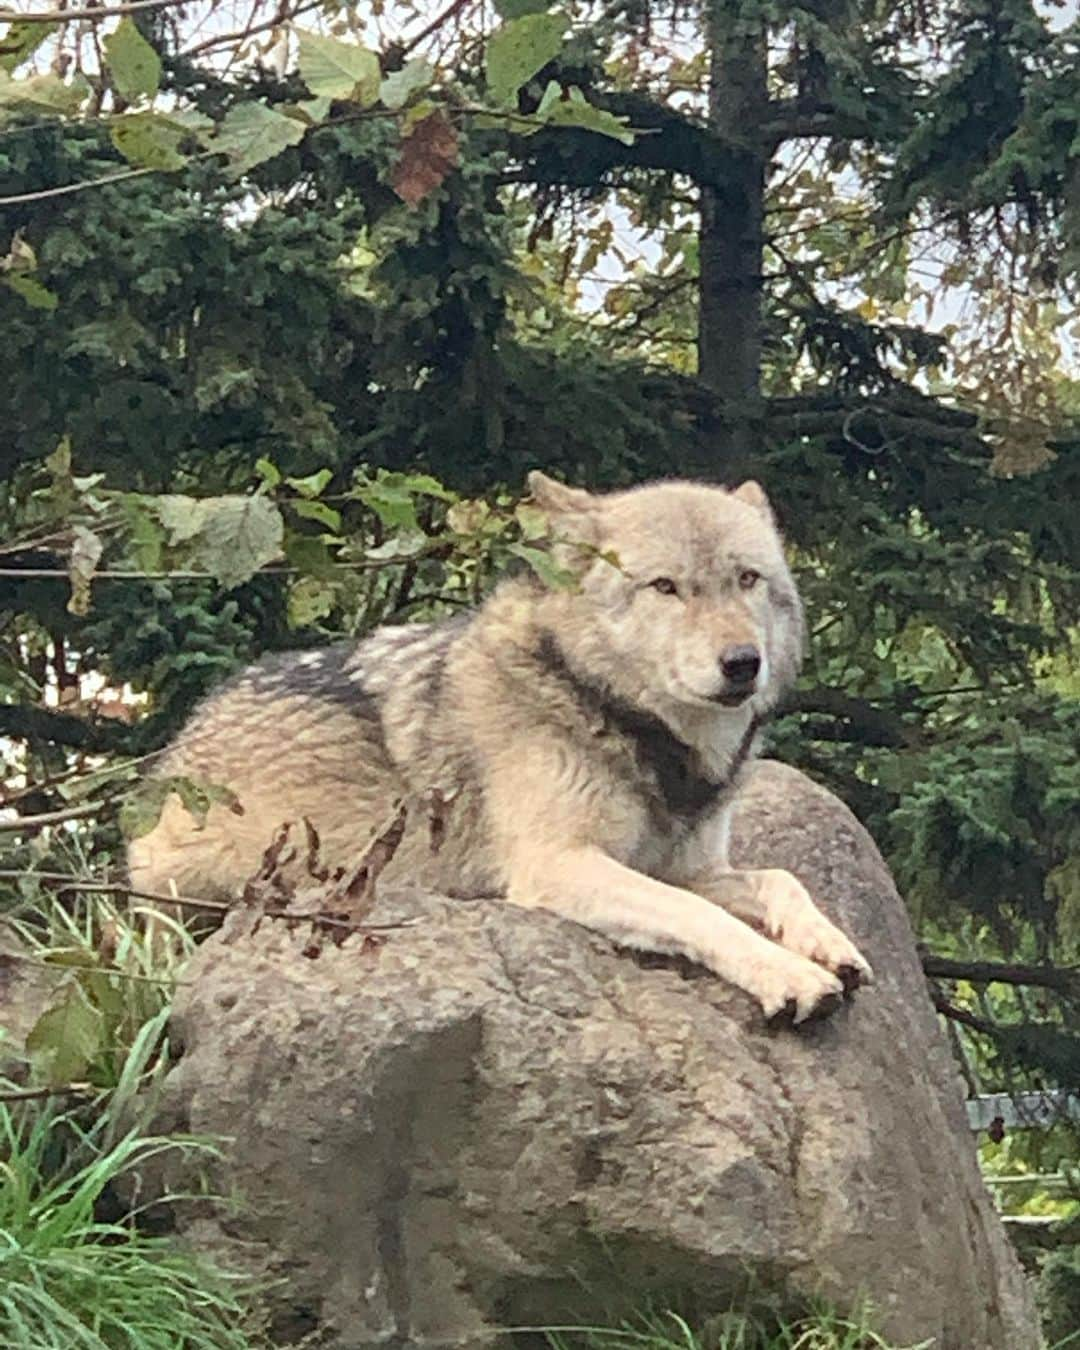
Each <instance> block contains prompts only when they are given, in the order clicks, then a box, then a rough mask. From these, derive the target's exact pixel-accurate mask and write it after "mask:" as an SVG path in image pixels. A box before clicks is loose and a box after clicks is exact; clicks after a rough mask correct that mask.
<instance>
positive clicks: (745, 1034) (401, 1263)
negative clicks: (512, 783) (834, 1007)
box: [168, 764, 1040, 1350]
mask: <svg viewBox="0 0 1080 1350" xmlns="http://www.w3.org/2000/svg"><path fill="white" fill-rule="evenodd" d="M734 856H735V859H736V861H738V862H741V863H743V864H746V865H758V866H764V865H769V866H785V867H788V868H790V869H791V870H792V871H793V872H795V873H796V874H797V875H798V876H800V877H801V878H802V879H803V880H804V881H805V882H806V884H807V885H808V886H809V889H810V891H811V893H812V894H813V895H814V896H815V897H816V898H818V899H819V900H820V903H821V905H822V908H823V909H825V911H826V912H827V913H829V914H830V915H831V916H832V917H834V918H835V919H837V920H838V921H839V922H840V923H841V924H842V925H843V926H844V927H845V928H846V930H847V931H848V932H849V933H850V934H851V935H852V936H853V937H854V939H855V941H856V942H857V943H858V945H859V946H860V947H861V949H862V950H863V951H864V952H865V953H866V954H867V956H868V957H869V959H870V960H871V961H872V962H873V965H874V968H875V971H876V972H877V978H878V983H877V985H876V986H875V987H874V988H873V989H872V990H869V991H864V992H862V993H860V994H859V995H858V996H857V998H856V999H855V1001H854V1002H853V1003H852V1004H851V1005H850V1006H847V1007H845V1008H843V1009H842V1010H841V1011H840V1012H839V1013H838V1014H837V1015H836V1016H835V1017H834V1018H833V1019H832V1020H831V1021H829V1022H825V1023H821V1024H818V1025H815V1026H813V1027H811V1028H808V1029H807V1030H805V1031H802V1032H799V1033H793V1032H791V1031H787V1030H785V1031H770V1030H768V1029H767V1028H766V1027H765V1025H764V1024H763V1021H762V1019H761V1016H760V1013H759V1012H758V1011H757V1010H756V1008H755V1006H754V1005H753V1004H752V1003H751V1001H750V999H749V998H747V997H746V996H745V995H743V994H740V993H739V992H737V991H735V990H732V989H730V988H729V987H727V986H725V985H724V984H722V983H721V982H720V981H718V980H716V979H713V978H712V977H711V976H708V975H704V974H701V973H699V972H687V971H682V970H679V969H676V968H675V967H674V965H673V964H672V963H670V962H662V961H656V960H652V961H637V960H635V959H634V958H633V957H632V956H631V955H630V954H628V953H625V952H619V951H617V950H615V949H614V948H613V947H612V946H611V944H609V943H608V942H606V941H604V940H603V939H601V938H599V937H596V936H593V935H592V934H590V933H588V932H587V931H585V930H584V929H580V928H578V927H577V926H575V925H573V924H570V923H567V922H564V921H562V920H559V919H557V918H554V917H552V916H549V915H546V914H543V913H528V912H523V911H519V910H516V909H514V908H512V907H511V906H509V905H505V904H502V903H499V902H497V901H471V902H464V901H448V900H445V899H440V898H438V897H432V896H428V895H422V894H398V895H391V894H389V893H387V894H386V895H384V896H381V897H380V899H379V901H378V903H377V905H376V907H375V911H374V913H373V915H372V921H373V922H379V923H388V922H392V921H394V920H396V919H400V918H406V917H407V918H414V919H416V920H418V922H416V923H415V925H414V926H411V927H406V928H402V929H400V930H397V931H391V932H388V933H386V934H385V935H384V940H383V941H382V942H381V944H378V945H376V944H375V943H373V942H371V941H370V940H367V941H365V939H363V938H362V937H360V936H359V935H355V936H352V937H350V938H349V939H348V940H347V941H346V942H345V943H344V945H343V946H341V947H340V948H336V947H334V946H333V945H332V944H330V943H327V944H325V947H324V950H323V951H322V954H321V955H319V956H318V957H317V958H315V959H312V957H311V956H306V955H304V949H305V946H306V945H307V938H306V935H305V933H304V931H302V930H300V929H298V930H297V931H296V932H294V933H289V932H288V931H287V929H286V926H285V925H284V924H283V923H281V922H279V921H268V920H264V921H263V922H262V924H261V925H260V927H259V929H258V931H257V932H256V933H254V934H252V933H250V932H249V931H246V930H247V929H249V928H250V919H249V918H248V917H247V916H245V915H243V914H237V915H236V916H235V917H234V918H233V919H230V921H229V924H228V925H227V926H226V928H225V929H224V930H223V931H222V932H221V933H219V934H217V935H216V936H214V937H213V938H211V939H210V940H209V941H208V942H207V943H206V944H205V945H204V946H203V947H202V948H201V950H200V952H199V954H198V956H197V957H196V958H195V963H194V968H193V969H192V970H191V971H190V976H191V983H190V984H189V985H188V986H187V988H186V989H185V991H184V993H183V996H182V998H181V1000H180V1002H179V1003H178V1006H177V1013H176V1019H175V1020H176V1027H177V1030H178V1032H179V1036H180V1040H181V1043H182V1045H183V1047H184V1052H183V1055H182V1057H181V1060H180V1062H179V1065H178V1067H177V1069H176V1070H175V1071H174V1072H173V1074H172V1076H171V1079H170V1082H169V1085H168V1100H169V1107H168V1113H169V1114H170V1115H171V1121H169V1122H168V1123H171V1124H174V1125H175V1124H183V1125H185V1126H186V1127H188V1128H190V1129H191V1130H193V1131H195V1132H197V1133H200V1134H203V1133H213V1134H224V1135H229V1136H232V1137H233V1140H234V1142H233V1143H232V1144H231V1145H230V1147H229V1149H228V1161H227V1164H226V1166H225V1168H224V1170H223V1174H222V1176H221V1177H220V1178H218V1182H219V1184H220V1185H222V1186H223V1187H226V1188H235V1189H237V1190H238V1191H239V1192H240V1193H241V1194H242V1195H243V1196H244V1197H245V1198H246V1200H245V1204H244V1205H243V1207H242V1209H241V1210H240V1211H239V1212H236V1213H232V1214H230V1213H227V1212H225V1210H224V1209H212V1210H209V1211H204V1212H202V1213H201V1214H199V1215H193V1214H192V1213H191V1212H190V1211H187V1212H185V1213H182V1214H181V1216H180V1222H181V1225H182V1226H183V1227H184V1228H185V1229H186V1231H187V1234H188V1236H189V1237H190V1238H191V1239H192V1240H194V1241H197V1242H198V1244H199V1246H200V1247H201V1248H203V1249H207V1248H209V1249H212V1250H214V1251H216V1253H217V1254H218V1255H219V1256H223V1257H225V1258H227V1259H229V1260H232V1261H234V1262H237V1261H239V1262H240V1263H241V1264H243V1265H245V1266H247V1267H248V1268H250V1269H255V1270H258V1271H260V1272H262V1273H265V1274H268V1275H270V1276H272V1277H276V1278H278V1279H279V1280H280V1281H281V1284H280V1286H279V1288H278V1289H277V1290H276V1291H275V1292H274V1294H273V1298H272V1306H273V1310H274V1332H275V1336H276V1337H277V1338H278V1339H279V1340H280V1341H281V1342H282V1343H288V1342H290V1341H292V1340H299V1339H300V1338H301V1337H302V1336H303V1335H304V1334H305V1333H311V1334H312V1339H311V1341H310V1342H305V1344H312V1345H317V1346H322V1347H328V1348H329V1347H332V1348H333V1350H366V1347H376V1346H401V1347H405V1346H424V1345H435V1344H439V1345H461V1346H470V1347H471V1346H480V1345H483V1344H489V1343H490V1342H491V1340H492V1336H493V1329H494V1328H497V1327H507V1326H518V1327H520V1326H536V1325H537V1324H538V1323H540V1324H547V1325H550V1324H551V1323H555V1322H560V1321H561V1322H565V1321H566V1320H568V1319H569V1320H573V1321H578V1320H579V1319H584V1320H586V1321H597V1320H602V1319H604V1318H606V1317H608V1316H611V1315H613V1314H614V1315H618V1314H620V1313H625V1312H627V1311H628V1310H629V1309H632V1308H633V1307H635V1306H640V1304H641V1302H642V1300H643V1299H644V1298H646V1297H647V1296H649V1295H650V1294H655V1295H656V1296H657V1297H658V1298H659V1299H661V1300H665V1301H667V1302H668V1303H669V1304H670V1303H671V1302H672V1301H673V1300H681V1301H682V1302H683V1304H687V1303H689V1305H690V1306H692V1307H694V1308H695V1309H697V1310H699V1311H703V1312H708V1311H711V1310H718V1309H722V1308H723V1307H724V1306H725V1305H726V1304H727V1302H728V1300H729V1299H730V1297H731V1296H732V1293H733V1292H734V1291H736V1290H737V1289H739V1288H740V1287H741V1286H742V1285H743V1284H744V1282H745V1280H746V1277H747V1274H748V1273H749V1275H750V1276H751V1277H752V1278H753V1279H754V1280H755V1281H756V1282H757V1283H758V1284H759V1285H766V1286H770V1285H771V1286H774V1285H782V1286H783V1287H784V1288H785V1289H786V1290H788V1291H789V1292H792V1293H802V1294H822V1295H824V1296H826V1297H828V1298H830V1299H832V1300H834V1301H836V1302H838V1303H839V1304H840V1305H841V1306H848V1307H850V1306H852V1305H853V1304H855V1303H856V1302H857V1301H858V1300H859V1299H860V1298H861V1297H863V1296H867V1297H869V1299H870V1300H871V1301H872V1302H873V1304H874V1305H875V1307H876V1309H877V1317H878V1321H879V1324H880V1325H881V1326H882V1327H883V1328H884V1330H885V1331H886V1332H887V1333H888V1334H889V1335H890V1336H891V1337H893V1338H894V1339H895V1340H896V1341H897V1342H898V1343H899V1344H904V1345H907V1344H909V1343H913V1342H915V1341H919V1340H923V1339H926V1338H934V1341H933V1344H934V1347H935V1350H1035V1347H1037V1346H1038V1345H1039V1343H1040V1342H1039V1336H1038V1333H1037V1331H1036V1330H1035V1328H1036V1326H1037V1319H1036V1317H1035V1314H1034V1312H1033V1309H1032V1307H1031V1303H1030V1298H1029V1294H1028V1291H1027V1287H1026V1284H1025V1281H1024V1277H1023V1276H1022V1274H1021V1272H1020V1269H1019V1267H1018V1265H1017V1263H1016V1261H1015V1260H1014V1258H1013V1256H1012V1253H1011V1250H1010V1249H1009V1247H1008V1244H1007V1240H1006V1238H1005V1236H1004V1233H1003V1230H1002V1228H1001V1225H1000V1223H999V1221H998V1219H997V1218H996V1216H995V1214H994V1212H993V1208H992V1206H991V1204H990V1201H989V1199H988V1197H987V1194H986V1192H985V1190H984V1188H983V1186H982V1183H981V1181H980V1179H979V1175H978V1169H977V1166H976V1161H975V1153H974V1145H973V1140H972V1137H971V1135H970V1133H969V1131H968V1129H967V1127H966V1123H965V1120H964V1114H963V1107H962V1102H961V1093H960V1086H959V1081H958V1078H957V1075H956V1072H955V1070H954V1067H953V1065H952V1062H951V1060H950V1056H949V1052H948V1048H947V1046H946V1044H945V1041H944V1039H943V1037H942V1035H941V1033H940V1031H939V1028H938V1026H937V1024H936V1019H935V1016H934V1014H933V1012H932V1009H931V1007H930V1003H929V1000H928V998H927V994H926V988H925V982H924V980H923V978H922V974H921V971H920V968H919V964H918V960H917V957H916V953H915V948H914V944H913V940H912V934H911V930H910V926H909V923H908V919H907V916H906V913H905V911H904V908H903V905H902V903H901V901H900V899H899V897H898V896H897V894H896V891H895V889H894V887H893V884H892V882H891V880H890V878H889V876H888V874H887V872H886V870H885V868H884V865H883V863H882V861H881V858H880V856H879V855H878V853H877V850H876V849H875V847H874V845H873V843H872V842H871V840H870V839H869V837H868V836H867V834H866V833H865V831H864V830H863V829H862V828H861V827H860V826H859V825H858V823H857V822H856V821H855V819H854V818H853V817H852V816H851V815H850V813H849V812H848V811H847V810H846V809H845V808H844V807H843V806H842V805H841V804H840V803H839V802H838V801H837V800H836V799H835V798H834V797H832V796H830V795H829V794H828V793H826V792H824V791H822V790H821V789H819V788H817V787H815V786H814V785H813V784H811V783H810V782H809V780H807V779H806V778H804V777H802V776H801V775H800V774H798V773H796V772H795V771H793V770H791V769H788V768H784V767H782V766H780V765H777V764H761V765H758V766H756V767H755V769H754V770H753V772H752V774H751V776H750V780H749V783H748V786H747V788H746V790H745V792H744V793H743V794H741V796H740V799H739V808H738V815H737V820H736V827H735V834H734ZM688 976H689V977H688Z"/></svg>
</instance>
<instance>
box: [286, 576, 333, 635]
mask: <svg viewBox="0 0 1080 1350" xmlns="http://www.w3.org/2000/svg"><path fill="white" fill-rule="evenodd" d="M336 594H337V592H336V589H335V587H334V586H332V585H331V584H330V583H329V582H327V581H323V580H320V579H319V578H318V577H301V578H300V579H299V580H298V581H295V582H293V584H292V586H290V587H289V599H288V606H287V614H288V620H289V627H290V628H308V627H310V625H311V624H313V623H314V622H315V621H316V620H317V619H325V618H326V616H327V615H328V614H329V613H330V611H331V610H332V609H333V608H334V599H335V596H336Z"/></svg>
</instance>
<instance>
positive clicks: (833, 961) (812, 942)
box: [762, 869, 874, 994]
mask: <svg viewBox="0 0 1080 1350" xmlns="http://www.w3.org/2000/svg"><path fill="white" fill-rule="evenodd" d="M762 885H763V887H764V895H763V899H764V900H765V904H766V910H765V932H766V933H767V934H768V936H769V937H771V938H772V939H773V941H774V942H778V943H779V944H780V945H781V946H782V947H783V948H784V949H785V950H786V951H789V952H795V953H796V954H797V955H799V956H805V957H806V959H807V960H808V961H814V962H816V963H817V964H818V965H819V966H824V967H825V969H826V970H831V971H832V972H833V974H835V975H837V976H838V977H839V978H840V980H841V982H842V984H843V986H844V993H845V994H851V993H853V992H854V991H855V990H856V989H858V987H859V986H860V985H863V984H872V983H873V981H874V972H873V970H872V969H871V967H870V962H869V961H867V959H866V957H865V956H863V954H862V953H861V952H860V951H859V949H858V947H856V946H855V944H854V943H853V942H852V941H851V939H850V938H848V937H846V936H845V935H844V934H843V933H842V932H841V931H840V929H839V928H837V927H836V925H835V924H834V923H831V922H830V921H829V920H828V919H827V918H826V917H825V915H824V914H822V912H821V911H820V910H819V909H818V908H817V907H816V906H815V905H814V902H813V901H812V900H811V899H810V896H809V894H808V893H807V890H806V887H805V886H804V885H803V884H802V882H801V881H799V880H798V879H797V878H796V877H793V876H792V875H791V873H790V872H784V871H781V870H779V869H771V870H770V871H768V872H766V873H765V877H764V880H763V882H762Z"/></svg>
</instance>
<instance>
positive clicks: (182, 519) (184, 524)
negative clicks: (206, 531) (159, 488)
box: [154, 492, 206, 544]
mask: <svg viewBox="0 0 1080 1350" xmlns="http://www.w3.org/2000/svg"><path fill="white" fill-rule="evenodd" d="M154 504H155V506H156V509H157V513H158V518H159V520H160V521H161V523H162V525H164V526H165V528H166V529H167V530H168V532H169V543H170V544H183V543H186V542H187V541H188V540H189V539H194V538H195V536H196V535H197V534H198V533H199V531H200V530H201V529H202V527H203V525H204V524H205V523H206V502H205V501H200V500H199V498H198V497H182V496H180V495H179V494H178V493H169V492H163V493H162V494H161V495H160V496H159V497H158V498H157V499H156V501H155V503H154Z"/></svg>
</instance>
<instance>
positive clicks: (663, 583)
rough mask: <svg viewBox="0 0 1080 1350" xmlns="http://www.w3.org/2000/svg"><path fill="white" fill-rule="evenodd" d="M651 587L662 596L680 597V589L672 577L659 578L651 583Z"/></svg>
mask: <svg viewBox="0 0 1080 1350" xmlns="http://www.w3.org/2000/svg"><path fill="white" fill-rule="evenodd" d="M649 585H650V586H651V587H652V589H653V590H654V591H659V592H660V594H661V595H678V594H679V588H678V586H676V585H675V583H674V582H673V581H672V579H671V578H670V577H657V578H656V580H655V581H650V582H649Z"/></svg>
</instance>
